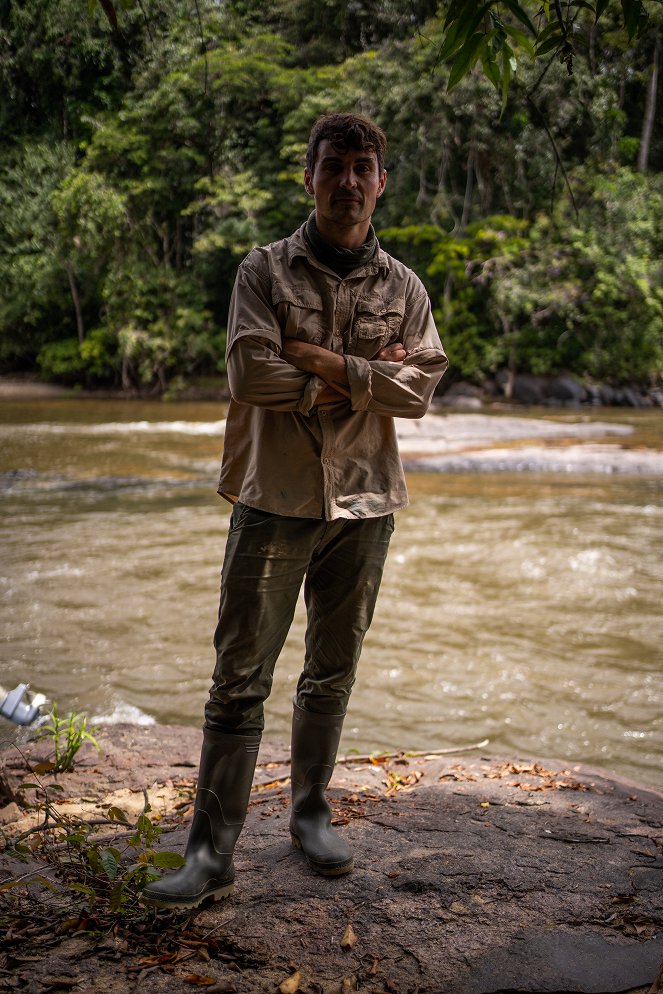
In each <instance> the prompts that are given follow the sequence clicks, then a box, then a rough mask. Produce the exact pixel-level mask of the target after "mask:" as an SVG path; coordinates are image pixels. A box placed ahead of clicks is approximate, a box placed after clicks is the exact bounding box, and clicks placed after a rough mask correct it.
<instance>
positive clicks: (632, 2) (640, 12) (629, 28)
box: [622, 0, 647, 41]
mask: <svg viewBox="0 0 663 994" xmlns="http://www.w3.org/2000/svg"><path fill="white" fill-rule="evenodd" d="M622 11H623V13H624V26H625V28H626V33H627V35H628V40H629V41H632V39H633V38H634V37H635V35H636V34H638V33H639V31H640V29H641V28H642V27H643V26H644V24H645V23H646V21H647V12H646V10H645V8H644V5H643V3H642V0H622Z"/></svg>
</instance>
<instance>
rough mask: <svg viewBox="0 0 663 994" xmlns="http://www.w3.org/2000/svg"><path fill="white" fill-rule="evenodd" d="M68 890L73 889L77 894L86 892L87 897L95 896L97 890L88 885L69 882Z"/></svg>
mask: <svg viewBox="0 0 663 994" xmlns="http://www.w3.org/2000/svg"><path fill="white" fill-rule="evenodd" d="M69 890H75V891H77V892H78V893H79V894H87V896H88V897H96V896H97V892H96V890H94V888H92V887H88V886H87V885H86V884H78V883H74V884H69Z"/></svg>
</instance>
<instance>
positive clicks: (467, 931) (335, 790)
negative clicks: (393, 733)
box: [0, 725, 663, 994]
mask: <svg viewBox="0 0 663 994" xmlns="http://www.w3.org/2000/svg"><path fill="white" fill-rule="evenodd" d="M99 741H100V744H101V745H102V747H103V754H102V755H99V754H97V753H96V752H95V751H94V749H92V747H91V746H89V745H86V746H85V747H84V749H83V750H82V751H81V754H80V757H81V758H80V761H79V762H78V763H77V765H76V767H75V769H74V770H73V771H72V772H71V773H68V774H61V775H60V776H59V777H58V783H59V785H60V786H61V787H62V788H63V789H62V790H61V791H59V792H58V801H57V804H58V808H59V809H60V810H61V811H66V812H68V813H69V814H81V815H83V816H84V817H85V818H86V819H89V820H94V819H95V818H98V819H99V820H103V816H104V814H107V813H108V810H109V808H111V807H113V806H117V807H121V808H122V809H123V810H125V811H126V812H127V816H128V818H129V820H130V821H132V820H133V819H135V818H137V817H138V816H139V813H140V812H141V811H142V810H143V808H144V806H145V799H146V796H147V798H148V799H149V802H150V804H151V806H152V813H151V817H152V818H153V819H155V820H156V819H158V820H159V824H160V826H161V828H162V829H163V834H162V836H161V838H160V840H159V842H158V848H159V849H160V850H169V851H172V850H175V851H179V852H181V851H182V849H183V846H184V843H185V840H186V834H187V825H188V821H189V819H190V815H191V797H192V793H193V788H194V777H195V772H196V767H197V761H198V754H199V748H200V741H201V735H200V732H199V731H198V730H196V729H192V728H178V727H167V728H161V727H157V728H154V727H152V728H144V727H139V726H130V725H124V726H108V727H106V728H105V729H104V730H103V732H102V733H101V736H100V738H99ZM22 752H23V754H22V755H21V754H19V753H18V752H17V751H16V750H15V749H13V748H8V749H6V750H5V751H4V752H3V753H0V805H4V806H3V807H2V808H1V809H0V820H2V821H3V822H4V823H5V824H4V833H5V834H6V835H7V836H8V837H9V836H13V837H15V836H16V834H17V833H23V834H24V838H25V839H27V840H30V839H32V838H34V837H35V836H36V835H37V834H38V833H36V832H31V831H30V830H31V828H35V827H36V822H37V821H38V820H39V819H40V818H41V817H42V815H41V814H40V813H39V811H35V810H32V811H30V810H27V809H26V808H25V807H24V805H25V804H26V794H28V793H29V792H27V791H25V790H20V789H19V785H20V784H21V783H24V782H25V781H26V779H28V780H29V777H27V778H26V762H27V764H28V765H29V766H34V764H35V763H37V762H39V761H40V760H42V759H44V758H48V757H47V756H46V755H45V747H44V745H43V744H42V745H39V744H32V745H29V746H28V747H26V748H25V749H24V750H22ZM288 775H289V759H288V750H287V749H286V748H284V747H280V746H278V745H275V744H270V743H265V744H264V745H263V747H262V749H261V755H260V758H259V765H258V768H257V771H256V778H255V783H254V788H253V793H252V799H251V804H250V810H249V816H248V819H247V824H246V828H245V830H244V833H243V835H242V837H241V839H240V843H239V845H238V848H237V853H236V868H237V885H236V890H235V893H234V895H233V896H232V897H231V898H229V899H228V900H226V901H223V902H220V903H218V904H214V905H211V906H206V907H204V908H203V909H201V910H199V911H198V912H197V913H196V914H192V915H190V916H188V917H187V916H185V915H179V916H177V915H175V914H172V913H168V914H166V913H157V914H154V913H151V915H150V916H149V917H148V918H147V919H145V920H144V921H142V922H141V921H139V922H138V923H137V924H135V925H134V926H132V927H131V928H129V929H127V928H126V927H122V926H121V925H118V924H115V925H112V924H109V923H108V920H107V921H106V925H105V927H101V928H99V927H97V928H96V929H92V928H91V927H90V923H89V921H87V920H86V919H85V918H84V916H80V915H78V916H76V915H74V916H73V917H72V916H71V913H70V914H69V917H67V915H66V909H65V911H64V912H63V911H62V908H61V902H60V901H59V898H58V897H57V896H56V895H52V894H51V892H50V891H49V890H48V889H47V888H46V886H45V885H44V884H35V883H32V884H30V883H28V881H29V879H30V878H31V877H34V875H35V874H40V875H41V876H42V879H43V880H49V879H50V880H51V882H52V883H57V877H58V873H61V868H60V870H58V869H57V867H56V866H55V865H54V864H53V863H52V862H49V861H47V860H44V859H42V857H41V856H40V849H39V847H36V848H35V852H34V853H33V854H32V855H31V856H30V857H29V859H28V863H27V864H26V863H23V862H19V861H18V860H17V859H16V858H15V857H14V856H13V855H12V853H11V851H9V850H8V849H7V850H5V852H4V853H3V854H2V855H1V856H0V881H3V882H4V883H5V884H8V883H11V882H13V884H14V886H13V887H12V888H11V889H8V890H5V891H4V892H2V893H0V920H2V921H3V922H4V923H5V926H6V927H5V935H4V937H3V940H2V952H0V990H6V991H25V992H27V994H41V992H45V991H65V990H68V991H74V992H77V994H102V992H103V994H106V992H109V991H112V992H118V994H129V992H133V991H140V992H143V994H156V992H159V994H170V992H173V994H175V992H184V991H190V990H192V989H194V988H196V987H198V988H200V989H202V990H207V991H209V992H217V994H218V992H222V991H223V992H235V994H263V992H264V994H273V992H278V991H281V992H282V994H288V992H295V991H302V992H305V994H337V992H339V994H343V992H349V991H355V990H356V991H363V992H366V994H380V992H382V994H500V992H501V994H506V992H539V994H544V992H557V994H559V992H567V994H571V992H583V994H611V992H617V991H637V992H638V994H644V992H645V991H650V990H651V991H652V992H654V991H658V990H663V984H662V983H661V972H660V968H661V966H662V965H663V876H662V871H663V793H662V792H660V791H657V790H655V789H653V788H648V787H645V786H642V785H638V784H634V783H630V782H626V781H622V780H619V779H617V778H615V777H611V776H610V775H609V774H607V773H606V772H604V771H599V770H592V769H589V768H586V767H582V766H577V765H573V766H568V765H567V766H563V765H562V764H561V763H559V762H555V761H552V760H542V759H540V760H534V759H531V758H528V759H522V758H506V759H500V758H496V757H489V756H484V755H482V753H481V751H480V749H477V750H475V751H473V752H468V753H465V754H463V755H455V754H451V755H440V754H431V755H396V756H389V757H380V758H379V759H376V758H372V759H371V758H368V757H367V758H361V757H359V758H358V757H349V758H346V759H344V760H342V761H341V762H340V763H339V765H338V766H337V771H336V774H335V777H334V781H333V785H332V789H331V792H330V793H331V798H332V802H333V808H334V814H335V822H336V824H338V825H339V827H340V830H341V831H343V832H344V834H345V835H346V837H347V839H348V841H349V842H350V843H351V845H352V847H353V849H354V852H355V866H356V868H355V871H354V873H352V874H350V875H349V876H346V877H341V878H338V879H325V878H321V877H318V876H316V875H315V874H314V873H312V872H311V870H310V869H309V868H308V866H307V864H306V862H305V860H304V859H303V857H302V855H301V853H299V852H297V851H296V850H294V849H293V848H292V846H291V844H290V840H289V834H288V803H289V797H288V795H289V781H288ZM49 776H50V777H51V778H52V774H43V775H41V779H42V780H45V779H47V778H48V777H49ZM113 830H114V829H113ZM99 831H102V832H108V831H109V827H108V826H107V825H105V826H100V828H99ZM26 833H28V834H26ZM125 834H126V831H125ZM0 885H1V884H0ZM26 902H27V903H26Z"/></svg>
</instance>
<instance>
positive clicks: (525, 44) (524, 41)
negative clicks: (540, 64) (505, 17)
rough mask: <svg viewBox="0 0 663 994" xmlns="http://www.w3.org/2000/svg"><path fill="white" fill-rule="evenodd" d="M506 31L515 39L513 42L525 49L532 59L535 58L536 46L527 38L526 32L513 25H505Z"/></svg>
mask: <svg viewBox="0 0 663 994" xmlns="http://www.w3.org/2000/svg"><path fill="white" fill-rule="evenodd" d="M504 30H505V31H506V33H507V34H508V35H509V37H510V38H513V40H514V41H515V42H516V44H517V45H519V46H520V47H521V48H524V49H525V51H526V52H527V54H528V55H529V56H531V57H532V58H534V54H535V53H534V45H533V44H532V42H531V41H530V40H529V38H528V37H527V35H526V34H525V32H524V31H521V30H520V28H514V27H512V25H511V24H505V25H504Z"/></svg>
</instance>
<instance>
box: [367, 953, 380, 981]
mask: <svg viewBox="0 0 663 994" xmlns="http://www.w3.org/2000/svg"><path fill="white" fill-rule="evenodd" d="M379 962H380V960H379V959H378V958H377V956H371V965H370V966H369V968H368V970H367V971H366V972H367V973H368V975H369V976H370V977H374V976H375V974H376V973H377V972H378V963H379Z"/></svg>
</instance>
